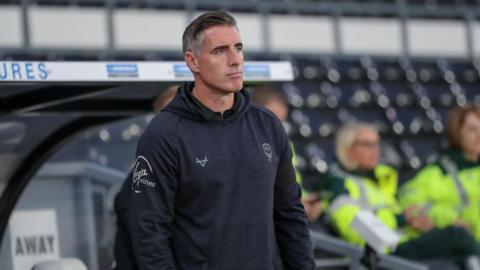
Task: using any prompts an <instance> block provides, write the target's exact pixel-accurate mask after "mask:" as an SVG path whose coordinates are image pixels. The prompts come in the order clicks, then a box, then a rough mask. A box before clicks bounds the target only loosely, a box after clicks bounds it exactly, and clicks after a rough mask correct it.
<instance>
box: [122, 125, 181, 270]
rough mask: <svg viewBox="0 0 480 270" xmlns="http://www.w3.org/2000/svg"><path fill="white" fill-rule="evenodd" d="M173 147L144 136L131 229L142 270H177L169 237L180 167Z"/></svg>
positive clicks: (133, 193)
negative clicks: (178, 168)
mask: <svg viewBox="0 0 480 270" xmlns="http://www.w3.org/2000/svg"><path fill="white" fill-rule="evenodd" d="M170 145H171V144H169V143H167V142H166V141H164V139H163V138H158V137H156V138H155V139H154V138H153V136H149V134H147V133H145V134H144V135H143V136H142V137H141V138H140V142H139V144H138V148H137V158H136V160H135V164H134V167H133V169H132V177H131V179H130V181H131V184H132V187H131V191H130V200H131V205H130V213H131V215H130V216H131V218H130V227H131V234H132V243H133V247H134V252H135V256H136V259H137V262H138V265H139V268H140V269H141V270H150V269H151V270H153V269H155V270H166V269H175V264H174V259H173V255H172V251H171V249H170V237H171V233H172V222H173V218H174V212H175V211H174V207H175V194H176V189H177V169H176V168H177V166H176V165H177V164H176V158H175V154H174V150H173V149H172V148H171V147H170Z"/></svg>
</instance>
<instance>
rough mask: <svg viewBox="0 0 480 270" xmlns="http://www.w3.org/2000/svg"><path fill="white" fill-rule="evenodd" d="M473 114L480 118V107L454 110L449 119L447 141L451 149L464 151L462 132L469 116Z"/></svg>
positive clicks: (474, 106) (471, 105)
mask: <svg viewBox="0 0 480 270" xmlns="http://www.w3.org/2000/svg"><path fill="white" fill-rule="evenodd" d="M469 114H473V115H476V116H477V117H478V118H480V106H478V105H475V104H470V105H467V106H465V107H456V108H454V109H452V110H451V111H450V112H449V114H448V118H447V139H448V144H449V146H450V147H453V148H456V149H459V150H462V138H461V130H462V127H463V124H464V122H465V118H466V117H467V115H469Z"/></svg>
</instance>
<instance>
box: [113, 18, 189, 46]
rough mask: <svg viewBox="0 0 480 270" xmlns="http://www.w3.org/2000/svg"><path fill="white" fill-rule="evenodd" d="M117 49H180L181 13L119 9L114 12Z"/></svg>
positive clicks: (185, 23) (184, 23)
mask: <svg viewBox="0 0 480 270" xmlns="http://www.w3.org/2000/svg"><path fill="white" fill-rule="evenodd" d="M114 22H115V39H116V45H117V48H118V49H159V48H162V49H173V50H181V47H182V33H183V30H184V29H185V26H186V25H187V17H186V13H185V12H180V11H168V12H167V11H158V10H138V9H119V10H117V11H115V13H114Z"/></svg>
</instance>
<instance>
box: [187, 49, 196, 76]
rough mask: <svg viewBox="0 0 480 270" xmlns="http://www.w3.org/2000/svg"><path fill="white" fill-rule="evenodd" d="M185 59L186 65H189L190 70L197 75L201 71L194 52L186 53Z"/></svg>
mask: <svg viewBox="0 0 480 270" xmlns="http://www.w3.org/2000/svg"><path fill="white" fill-rule="evenodd" d="M184 58H185V63H186V64H187V66H188V67H189V68H190V70H191V71H192V72H194V73H195V72H198V71H199V68H198V62H197V57H196V56H195V54H194V53H193V52H190V51H188V52H186V53H185V54H184Z"/></svg>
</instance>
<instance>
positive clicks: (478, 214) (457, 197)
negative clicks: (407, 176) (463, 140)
mask: <svg viewBox="0 0 480 270" xmlns="http://www.w3.org/2000/svg"><path fill="white" fill-rule="evenodd" d="M399 195H400V196H399V200H400V204H401V206H402V207H403V208H406V207H408V206H411V205H418V206H421V207H422V208H421V211H422V214H428V215H429V216H430V217H431V218H432V220H433V222H434V224H435V226H436V227H438V228H444V227H447V226H449V225H452V224H454V223H455V222H456V221H457V220H461V221H463V222H465V223H467V224H468V226H469V227H470V231H471V233H472V234H473V235H474V237H475V239H476V240H477V241H478V240H480V163H479V162H470V161H467V160H466V159H465V158H464V157H463V155H462V153H461V152H460V151H456V150H453V149H451V150H449V151H447V152H446V153H444V154H442V155H440V156H439V157H438V160H437V161H436V162H435V163H433V164H431V165H428V166H426V167H424V168H423V169H422V170H420V171H419V172H418V173H417V175H416V176H415V177H414V178H413V179H411V180H410V181H408V182H407V183H405V184H404V185H403V186H402V187H401V189H400V192H399Z"/></svg>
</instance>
